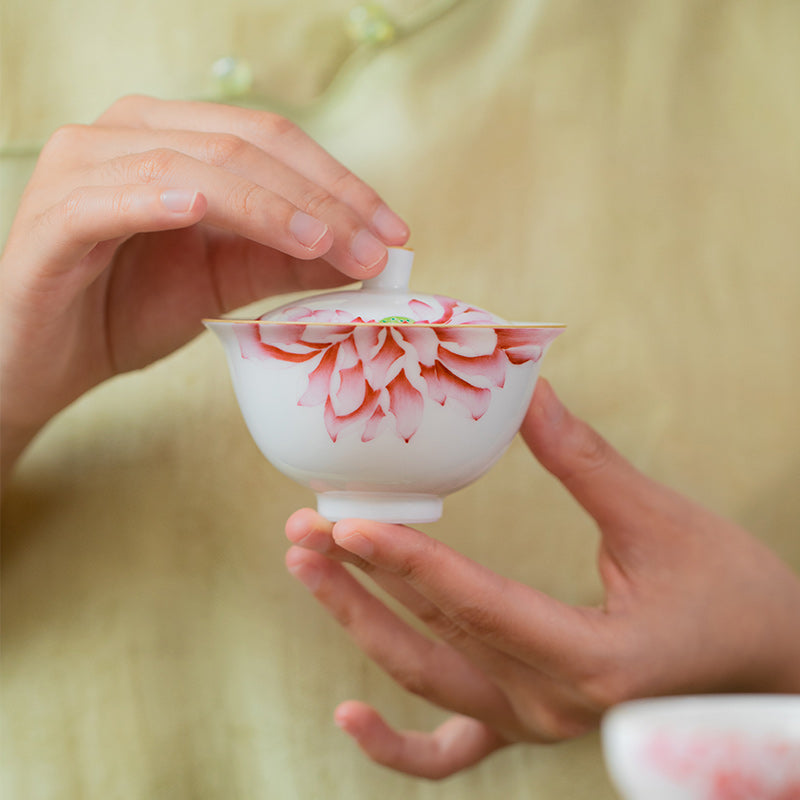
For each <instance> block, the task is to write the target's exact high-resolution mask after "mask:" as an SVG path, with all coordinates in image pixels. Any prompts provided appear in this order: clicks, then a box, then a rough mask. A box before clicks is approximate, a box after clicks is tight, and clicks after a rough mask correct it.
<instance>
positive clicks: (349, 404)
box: [331, 361, 367, 417]
mask: <svg viewBox="0 0 800 800" xmlns="http://www.w3.org/2000/svg"><path fill="white" fill-rule="evenodd" d="M366 393H367V382H366V381H365V380H364V368H363V366H362V365H361V362H360V361H359V363H358V364H356V365H355V366H353V367H348V368H347V369H342V370H340V371H339V388H338V389H337V390H336V393H335V394H331V404H332V405H333V410H334V411H335V412H336V416H337V417H344V416H347V415H348V414H352V413H353V412H354V411H355V410H356V409H358V408H359V407H360V406H361V404H362V403H363V402H364V398H365V397H366Z"/></svg>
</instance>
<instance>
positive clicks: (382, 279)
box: [362, 247, 414, 292]
mask: <svg viewBox="0 0 800 800" xmlns="http://www.w3.org/2000/svg"><path fill="white" fill-rule="evenodd" d="M387 250H388V251H389V260H388V261H387V262H386V266H385V267H384V268H383V272H381V274H380V275H376V276H375V277H374V278H368V279H367V280H365V281H364V283H363V285H362V288H364V289H367V290H368V291H378V292H397V291H401V292H404V291H407V290H408V282H409V280H410V278H411V265H412V264H413V263H414V251H413V250H408V249H407V248H405V247H388V248H387Z"/></svg>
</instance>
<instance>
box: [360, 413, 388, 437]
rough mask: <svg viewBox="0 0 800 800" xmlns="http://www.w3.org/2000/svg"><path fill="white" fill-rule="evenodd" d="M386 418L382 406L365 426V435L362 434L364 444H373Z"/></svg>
mask: <svg viewBox="0 0 800 800" xmlns="http://www.w3.org/2000/svg"><path fill="white" fill-rule="evenodd" d="M385 416H386V414H385V413H384V411H383V409H382V408H381V407H380V406H378V407H377V408H376V409H375V411H373V412H372V416H371V417H370V418H369V420H368V421H367V424H366V425H365V426H364V433H362V434H361V441H362V442H371V441H372V440H373V439H374V438H375V437H376V436H377V435H378V427H379V426H380V424H381V422H382V421H383V419H384V417H385Z"/></svg>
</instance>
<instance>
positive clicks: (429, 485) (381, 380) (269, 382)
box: [205, 248, 563, 523]
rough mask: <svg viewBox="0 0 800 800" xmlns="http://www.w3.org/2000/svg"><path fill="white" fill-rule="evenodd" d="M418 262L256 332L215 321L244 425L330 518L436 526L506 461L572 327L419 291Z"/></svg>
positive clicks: (270, 320)
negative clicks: (514, 320) (559, 342)
mask: <svg viewBox="0 0 800 800" xmlns="http://www.w3.org/2000/svg"><path fill="white" fill-rule="evenodd" d="M412 259H413V254H412V253H411V252H410V251H408V250H404V249H400V248H398V249H393V250H391V251H390V261H389V264H388V265H387V268H386V269H385V270H384V272H383V273H382V274H381V275H380V276H379V277H378V278H375V279H373V280H371V281H365V282H364V285H363V287H362V289H361V290H358V291H341V292H332V293H329V294H325V295H318V296H316V297H314V298H310V299H306V300H304V301H303V302H302V304H300V305H298V304H293V305H288V306H282V307H281V308H279V309H276V310H275V311H273V312H270V313H269V314H266V315H264V316H263V317H261V318H260V319H258V320H205V324H206V325H207V327H209V328H210V329H211V330H212V331H213V332H214V333H215V334H216V335H217V336H218V337H219V338H220V340H221V342H222V344H223V346H224V348H225V353H226V355H227V359H228V365H229V367H230V372H231V377H232V380H233V386H234V390H235V392H236V397H237V399H238V401H239V405H240V407H241V410H242V414H243V415H244V419H245V421H246V423H247V426H248V428H249V430H250V433H251V434H252V436H253V439H254V440H255V442H256V444H257V445H258V447H259V448H260V449H261V451H262V452H263V454H264V455H265V456H266V457H267V459H269V461H270V462H271V463H272V464H273V465H274V466H275V467H277V468H278V469H279V470H280V471H281V472H283V473H284V474H286V475H288V476H289V477H291V478H293V479H294V480H296V481H298V482H299V483H301V484H304V485H306V486H308V487H309V488H310V489H312V490H313V491H315V492H316V493H317V507H318V509H319V512H320V513H321V514H322V515H323V516H325V517H327V518H328V519H331V520H336V519H341V518H343V517H365V518H370V519H375V520H380V521H389V522H409V523H419V522H430V521H433V520H435V519H438V518H439V516H441V511H442V498H443V497H444V496H445V495H447V494H449V493H451V492H453V491H456V490H457V489H460V488H462V487H463V486H466V485H467V484H469V483H470V482H471V481H474V480H475V479H476V478H477V477H478V476H480V475H481V474H482V473H484V472H485V471H486V470H487V469H489V467H490V466H491V465H492V464H493V463H494V462H495V461H496V460H497V459H498V458H499V457H500V455H501V454H502V453H503V451H504V450H505V449H506V447H507V446H508V444H509V443H510V442H511V440H512V439H513V437H514V435H515V434H516V432H517V430H518V429H519V426H520V424H521V422H522V419H523V416H524V414H525V411H526V409H527V407H528V404H529V403H530V399H531V395H532V393H533V389H534V385H535V383H536V378H537V376H538V374H539V368H540V365H541V360H542V357H543V356H544V353H545V351H546V350H547V348H548V347H549V345H550V343H551V342H552V340H553V339H555V337H556V336H557V335H558V334H559V333H561V331H562V330H563V326H562V325H546V324H545V325H522V324H510V323H506V322H503V321H502V320H500V319H499V318H498V317H496V316H494V315H492V314H489V313H488V312H486V311H483V310H482V309H478V308H475V307H473V306H469V305H467V304H464V303H461V302H459V301H455V300H452V299H451V298H446V297H440V296H431V295H421V294H419V293H413V294H412V293H410V292H409V291H408V288H407V282H408V275H409V273H410V268H411V261H412Z"/></svg>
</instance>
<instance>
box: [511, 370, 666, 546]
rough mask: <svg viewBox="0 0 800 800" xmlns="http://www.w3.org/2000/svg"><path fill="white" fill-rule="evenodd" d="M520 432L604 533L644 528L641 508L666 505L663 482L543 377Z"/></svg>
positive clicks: (638, 535) (636, 532)
mask: <svg viewBox="0 0 800 800" xmlns="http://www.w3.org/2000/svg"><path fill="white" fill-rule="evenodd" d="M521 433H522V436H523V438H524V439H525V441H526V443H527V445H528V447H529V448H530V450H531V452H532V453H533V455H534V456H535V457H536V459H537V460H538V461H539V462H540V463H541V464H542V466H543V467H544V468H545V469H547V470H548V471H549V472H550V473H552V474H553V475H554V476H555V477H556V478H558V480H559V481H561V483H562V484H564V486H565V487H566V489H567V490H568V491H569V492H570V493H571V494H572V496H573V497H574V498H575V499H576V500H577V501H578V503H579V504H580V505H581V506H582V507H583V508H584V509H585V510H586V511H587V512H588V513H589V514H590V515H591V516H592V517H593V518H594V519H595V520H596V521H597V523H598V524H599V525H600V527H601V529H602V530H603V532H604V533H606V534H611V535H613V534H615V533H617V534H622V533H624V532H627V533H629V534H630V535H632V536H633V537H635V538H639V539H641V537H642V536H643V535H644V534H646V529H647V527H648V526H647V525H646V524H643V517H642V511H643V509H645V510H647V511H648V513H649V511H650V510H652V509H654V508H659V507H662V506H664V502H663V497H664V495H665V493H666V491H665V488H664V487H662V486H660V485H659V484H657V483H655V482H654V481H652V480H651V479H649V478H648V477H646V476H645V475H643V474H642V473H641V472H639V471H638V470H637V469H635V468H634V467H633V465H632V464H631V463H630V462H629V461H627V460H626V459H625V458H623V457H622V456H621V455H620V454H619V453H618V452H617V451H616V450H615V449H614V448H613V447H612V446H611V445H610V444H609V443H608V442H607V441H606V440H605V439H603V437H602V436H600V434H598V433H597V432H596V431H595V430H593V429H592V428H591V427H590V426H589V425H587V424H586V423H585V422H583V421H582V420H580V419H578V418H577V417H576V416H575V415H573V414H572V413H570V412H569V411H568V410H567V409H566V408H565V407H564V405H563V404H562V403H561V401H560V400H559V399H558V397H557V396H556V393H555V392H554V391H553V388H552V386H551V385H550V384H549V383H548V382H547V381H546V380H545V379H543V378H540V379H539V380H538V381H537V384H536V390H535V392H534V395H533V399H532V401H531V405H530V407H529V409H528V413H527V415H526V416H525V419H524V420H523V423H522V427H521Z"/></svg>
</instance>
